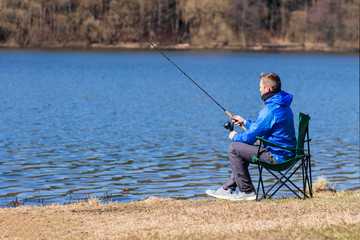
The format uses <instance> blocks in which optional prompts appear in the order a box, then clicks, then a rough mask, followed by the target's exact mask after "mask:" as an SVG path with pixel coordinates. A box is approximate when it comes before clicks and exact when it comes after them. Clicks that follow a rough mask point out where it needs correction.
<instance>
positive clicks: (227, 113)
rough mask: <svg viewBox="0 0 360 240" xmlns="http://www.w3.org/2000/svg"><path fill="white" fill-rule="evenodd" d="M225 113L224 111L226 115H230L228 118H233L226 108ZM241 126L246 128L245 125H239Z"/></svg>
mask: <svg viewBox="0 0 360 240" xmlns="http://www.w3.org/2000/svg"><path fill="white" fill-rule="evenodd" d="M225 113H226V115H228V116H229V117H230V119H232V118H233V115H232V114H231V113H230V112H229V111H228V110H226V111H225ZM241 127H242V129H244V130H246V127H245V126H244V125H241Z"/></svg>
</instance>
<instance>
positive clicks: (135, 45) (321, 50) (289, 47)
mask: <svg viewBox="0 0 360 240" xmlns="http://www.w3.org/2000/svg"><path fill="white" fill-rule="evenodd" d="M154 45H155V46H156V47H157V48H158V49H160V50H163V51H199V52H201V51H214V52H216V51H228V52H253V53H302V54H338V55H359V49H356V48H344V49H338V48H330V47H327V46H325V45H321V44H318V45H314V44H257V45H249V46H240V45H226V46H217V45H214V46H211V47H207V46H200V45H190V44H188V43H184V44H156V43H154ZM2 50H44V51H46V50H51V51H149V50H154V48H153V47H152V46H151V45H149V44H148V43H145V42H124V43H118V44H111V45H107V44H84V43H69V44H52V43H48V44H46V43H45V44H43V45H42V46H18V45H13V44H0V51H2Z"/></svg>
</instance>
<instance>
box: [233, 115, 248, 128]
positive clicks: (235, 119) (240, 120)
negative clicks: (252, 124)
mask: <svg viewBox="0 0 360 240" xmlns="http://www.w3.org/2000/svg"><path fill="white" fill-rule="evenodd" d="M231 120H232V121H233V123H235V125H236V126H244V125H245V124H246V120H245V119H243V118H242V117H240V116H233V117H232V119H231Z"/></svg>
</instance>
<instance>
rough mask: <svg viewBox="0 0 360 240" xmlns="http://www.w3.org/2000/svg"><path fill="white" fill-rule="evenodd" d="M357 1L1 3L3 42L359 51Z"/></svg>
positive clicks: (67, 0) (66, 0)
mask: <svg viewBox="0 0 360 240" xmlns="http://www.w3.org/2000/svg"><path fill="white" fill-rule="evenodd" d="M359 2H360V0H0V44H2V45H7V46H24V47H43V46H85V47H86V46H91V45H94V44H98V45H118V44H121V43H128V42H130V43H131V42H139V41H141V39H140V37H139V35H138V34H137V33H136V32H135V31H134V30H133V29H131V28H130V27H129V26H127V25H126V23H125V22H124V21H123V20H122V19H121V18H120V17H119V16H118V15H117V14H119V15H120V16H121V17H123V18H125V19H127V21H129V22H130V23H131V24H132V25H133V26H134V27H135V28H136V29H137V30H138V31H139V32H141V33H142V34H143V36H144V37H145V38H146V39H148V40H150V41H152V42H155V43H156V44H159V45H160V46H161V45H174V44H182V43H183V44H190V45H191V46H200V47H209V48H214V47H217V48H222V47H227V46H237V47H239V48H249V47H253V46H257V45H300V46H323V47H327V48H334V49H343V50H344V49H348V50H349V49H352V50H358V49H359Z"/></svg>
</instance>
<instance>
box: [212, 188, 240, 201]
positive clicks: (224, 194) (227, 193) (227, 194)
mask: <svg viewBox="0 0 360 240" xmlns="http://www.w3.org/2000/svg"><path fill="white" fill-rule="evenodd" d="M232 192H233V191H232V190H231V189H228V190H225V189H224V188H223V187H221V188H219V189H217V190H210V189H208V190H206V191H205V193H206V194H207V195H210V196H212V197H215V198H221V199H230V198H233V197H235V196H236V194H233V193H232Z"/></svg>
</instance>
